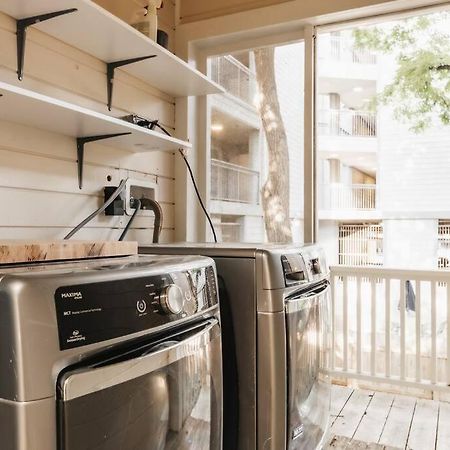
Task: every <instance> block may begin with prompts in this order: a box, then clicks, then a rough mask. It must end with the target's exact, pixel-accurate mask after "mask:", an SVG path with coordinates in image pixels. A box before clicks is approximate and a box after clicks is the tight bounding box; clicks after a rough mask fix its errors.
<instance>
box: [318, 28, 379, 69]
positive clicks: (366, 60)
mask: <svg viewBox="0 0 450 450" xmlns="http://www.w3.org/2000/svg"><path fill="white" fill-rule="evenodd" d="M318 55H319V58H320V59H332V60H335V61H341V62H347V63H354V64H372V65H373V64H376V62H377V57H376V55H375V54H374V53H372V52H371V51H369V50H366V49H362V48H357V47H355V43H354V41H353V39H351V38H349V37H344V36H339V35H328V36H326V35H324V36H322V37H321V38H320V39H319V51H318Z"/></svg>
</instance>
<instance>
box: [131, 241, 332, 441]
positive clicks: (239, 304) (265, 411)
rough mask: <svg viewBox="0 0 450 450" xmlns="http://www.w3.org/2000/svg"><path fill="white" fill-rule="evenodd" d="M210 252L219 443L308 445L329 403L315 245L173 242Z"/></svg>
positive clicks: (325, 308) (325, 276)
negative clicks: (220, 379) (218, 328)
mask: <svg viewBox="0 0 450 450" xmlns="http://www.w3.org/2000/svg"><path fill="white" fill-rule="evenodd" d="M140 252H141V253H148V252H150V253H162V254H171V253H184V254H201V255H207V256H210V257H212V258H213V259H214V260H215V262H216V266H217V272H218V276H219V291H220V298H221V320H222V333H223V370H224V449H226V450H236V449H239V450H254V449H258V450H269V449H270V450H313V449H317V448H320V447H321V446H322V444H323V441H324V439H325V436H326V430H327V425H328V420H329V408H330V388H329V379H328V375H327V370H326V369H327V360H328V358H329V351H330V332H329V327H330V321H329V308H330V305H329V303H330V294H329V272H328V268H327V264H326V260H325V255H324V252H323V251H322V249H321V248H320V247H319V246H316V245H310V246H303V247H296V246H273V245H262V246H258V245H249V246H245V245H241V244H236V245H232V244H231V245H228V244H181V245H171V246H150V247H147V248H141V249H140Z"/></svg>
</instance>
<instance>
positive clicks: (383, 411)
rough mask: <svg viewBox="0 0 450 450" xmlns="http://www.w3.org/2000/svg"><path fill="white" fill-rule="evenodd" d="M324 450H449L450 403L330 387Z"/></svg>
mask: <svg viewBox="0 0 450 450" xmlns="http://www.w3.org/2000/svg"><path fill="white" fill-rule="evenodd" d="M331 414H332V417H331V429H330V439H329V441H328V444H327V445H326V446H325V450H331V449H333V450H343V449H346V450H359V449H364V450H398V449H403V450H450V403H445V402H438V401H435V400H424V399H417V398H415V397H409V396H405V395H397V394H387V393H383V392H372V391H365V390H358V389H355V390H353V389H351V388H348V387H343V386H333V389H332V406H331Z"/></svg>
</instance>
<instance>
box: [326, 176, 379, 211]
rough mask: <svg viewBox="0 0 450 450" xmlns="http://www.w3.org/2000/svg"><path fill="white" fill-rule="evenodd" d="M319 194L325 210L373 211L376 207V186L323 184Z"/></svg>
mask: <svg viewBox="0 0 450 450" xmlns="http://www.w3.org/2000/svg"><path fill="white" fill-rule="evenodd" d="M319 193H320V208H321V209H323V210H373V209H375V207H376V185H375V184H351V185H347V184H341V183H332V184H323V185H322V186H320V190H319Z"/></svg>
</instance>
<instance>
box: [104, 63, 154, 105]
mask: <svg viewBox="0 0 450 450" xmlns="http://www.w3.org/2000/svg"><path fill="white" fill-rule="evenodd" d="M149 58H156V55H149V56H140V57H139V58H131V59H124V60H122V61H114V62H110V63H106V78H107V83H108V86H107V87H108V110H109V111H111V106H112V95H113V84H114V72H115V70H116V69H117V68H119V67H122V66H128V65H129V64H134V63H137V62H139V61H144V60H145V59H149Z"/></svg>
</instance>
